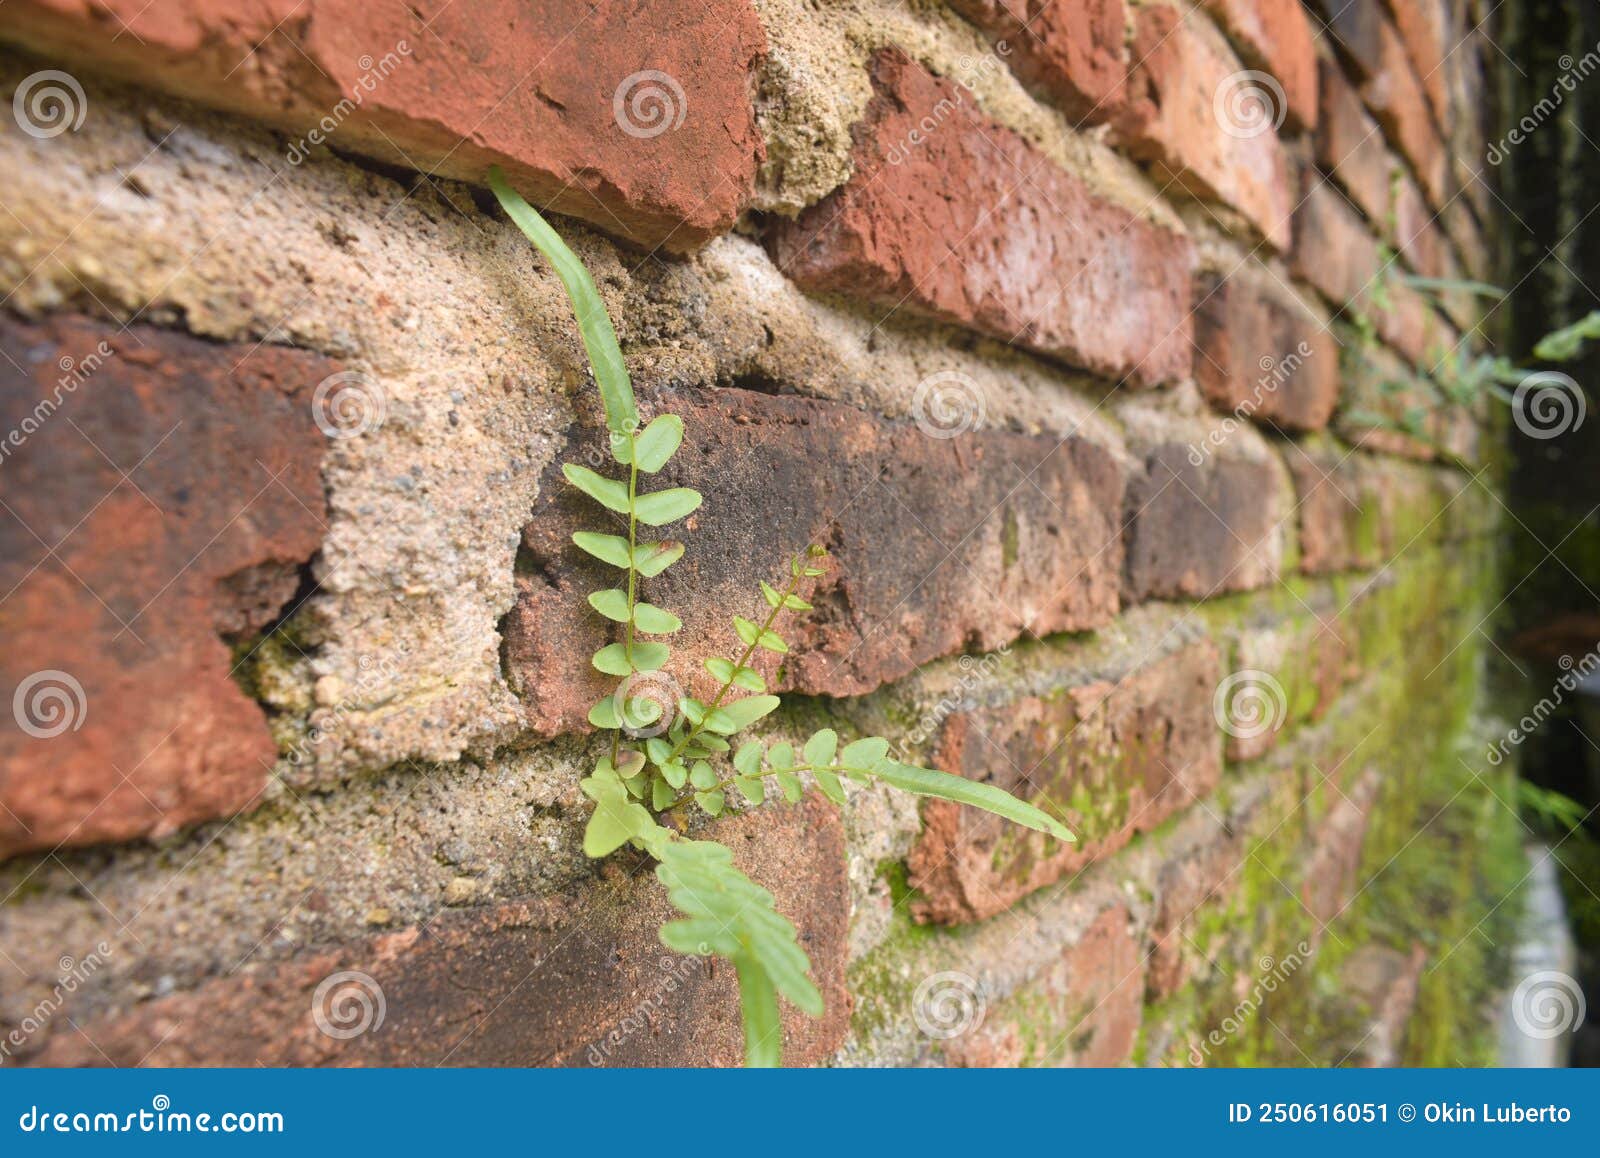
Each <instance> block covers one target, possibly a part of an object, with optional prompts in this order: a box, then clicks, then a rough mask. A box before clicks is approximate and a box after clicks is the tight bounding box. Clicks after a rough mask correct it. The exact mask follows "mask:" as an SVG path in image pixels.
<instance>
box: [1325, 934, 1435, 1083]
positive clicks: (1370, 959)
mask: <svg viewBox="0 0 1600 1158" xmlns="http://www.w3.org/2000/svg"><path fill="white" fill-rule="evenodd" d="M1427 963H1428V951H1427V949H1426V948H1424V947H1423V946H1422V944H1421V943H1418V944H1415V945H1413V946H1412V947H1411V952H1409V953H1402V952H1400V951H1399V950H1398V949H1390V948H1389V947H1388V946H1386V945H1363V946H1361V947H1360V948H1359V949H1357V950H1356V951H1355V952H1354V953H1352V954H1350V956H1349V958H1348V959H1347V960H1346V961H1345V962H1344V966H1343V968H1342V969H1341V971H1340V979H1341V981H1342V982H1343V985H1344V992H1345V994H1346V995H1347V996H1349V997H1350V998H1352V999H1353V1000H1354V1002H1355V1004H1356V1005H1358V1006H1359V1007H1360V1008H1361V1010H1362V1012H1363V1013H1364V1014H1365V1015H1366V1017H1367V1032H1366V1034H1365V1035H1364V1036H1363V1037H1362V1039H1361V1042H1360V1044H1359V1045H1358V1046H1357V1047H1356V1056H1355V1058H1354V1064H1356V1065H1359V1066H1362V1067H1363V1068H1367V1069H1390V1068H1393V1067H1394V1066H1397V1065H1400V1064H1401V1062H1402V1060H1403V1055H1402V1050H1403V1048H1404V1045H1405V1037H1406V1027H1407V1025H1409V1024H1410V1022H1411V1014H1412V1013H1413V1012H1414V1011H1415V1010H1416V1007H1417V993H1418V990H1419V989H1420V988H1421V986H1422V969H1423V966H1424V965H1426V964H1427Z"/></svg>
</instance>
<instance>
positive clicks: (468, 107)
mask: <svg viewBox="0 0 1600 1158" xmlns="http://www.w3.org/2000/svg"><path fill="white" fill-rule="evenodd" d="M0 36H3V37H5V38H6V39H10V40H15V41H18V42H20V43H23V44H25V45H27V46H29V47H30V48H33V49H36V50H38V51H40V52H43V53H46V54H48V55H52V56H58V57H62V58H65V59H67V60H70V61H72V62H73V63H74V66H75V67H82V68H92V69H94V70H95V71H105V72H110V73H113V74H115V75H117V76H121V77H124V78H128V79H131V80H134V81H136V82H138V83H141V84H149V85H152V86H154V87H156V88H159V89H162V90H163V91H166V92H169V93H172V94H173V95H176V96H180V97H184V98H186V99H189V100H194V101H198V102H200V103H202V104H205V105H209V106H212V107H216V108H221V109H225V110H227V111H229V112H235V113H240V114H243V115H245V116H250V117H256V118H260V119H262V120H264V121H266V122H267V123H269V124H271V125H272V126H274V127H275V128H278V129H281V130H283V131H284V132H285V133H286V134H287V135H288V136H289V137H290V139H291V142H302V143H303V142H305V141H306V135H307V134H308V133H310V132H311V131H312V130H313V129H315V128H316V127H317V125H318V124H319V122H321V121H322V120H323V119H324V118H326V117H331V118H332V120H333V121H334V126H335V127H333V128H332V130H331V132H329V133H328V134H327V136H328V140H329V142H330V143H331V144H332V145H333V146H335V147H337V148H340V149H347V150H351V151H354V152H359V153H365V154H367V155H369V156H374V157H377V158H379V159H380V160H384V161H388V162H392V163H394V164H399V165H403V166H405V167H406V168H410V169H420V170H423V171H426V172H428V173H430V174H443V175H445V176H448V177H459V178H461V179H462V180H466V181H471V182H475V183H477V182H481V181H482V180H483V174H484V171H485V170H486V169H487V168H488V167H489V165H491V164H495V163H498V164H501V165H503V166H505V168H506V170H507V172H508V174H509V175H510V176H511V178H512V180H513V182H514V183H515V184H516V185H517V186H518V187H519V188H520V189H521V190H522V191H523V192H524V193H525V194H526V195H527V196H528V197H529V199H530V200H532V201H533V202H534V203H535V204H537V205H539V206H540V207H541V208H544V209H547V210H552V211H555V212H559V213H569V214H573V215H575V216H578V217H582V218H585V219H586V220H588V221H591V222H593V223H594V224H595V225H597V226H599V227H600V228H601V229H604V230H606V231H607V232H609V233H612V234H616V235H619V236H622V237H625V238H629V239H631V240H633V241H636V242H638V243H640V244H642V245H649V246H656V245H666V246H668V247H669V248H672V249H678V250H681V249H686V248H692V247H693V246H695V245H698V244H699V243H701V242H704V241H705V240H707V239H708V238H711V237H714V236H716V235H718V234H720V233H723V232H726V231H727V230H728V229H729V228H730V227H731V226H732V225H733V222H734V219H735V218H736V217H737V216H738V214H739V212H740V211H741V210H742V209H743V208H744V206H745V205H746V203H747V202H748V200H749V198H750V195H751V192H752V190H753V189H754V186H755V176H756V170H757V167H758V165H759V164H760V162H761V160H762V157H763V145H762V138H761V133H760V131H759V129H758V127H757V125H756V119H755V111H754V107H753V105H752V103H751V91H752V88H753V85H754V69H755V67H756V64H757V62H758V61H759V59H760V58H761V57H762V56H763V54H764V53H765V51H766V41H765V36H764V34H763V33H762V30H761V26H760V23H759V22H758V20H757V18H756V14H755V11H754V9H753V7H752V6H751V4H750V3H749V0H710V2H708V3H698V4H681V3H678V2H676V0H642V2H640V0H548V2H545V3H541V4H538V5H534V6H530V5H527V4H524V3H519V2H517V0H477V2H474V3H472V4H452V3H440V2H438V0H427V2H425V3H419V4H416V5H410V6H408V5H404V4H371V3H366V2H364V0H251V2H249V3H244V4H239V3H228V2H225V0H196V2H194V3H186V4H149V3H146V2H145V0H17V2H15V3H11V4H7V5H5V6H4V7H3V8H0ZM401 45H404V49H402V48H401V47H400V46H401ZM390 54H393V55H392V57H391V56H390ZM386 59H389V61H390V63H389V64H387V65H385V64H384V61H385V60H386ZM363 61H365V62H367V63H366V64H363ZM646 70H649V71H654V72H657V73H664V74H666V76H667V77H670V78H671V80H670V82H667V81H658V82H656V88H657V91H659V92H661V93H663V94H664V95H665V96H666V100H667V106H668V107H662V106H660V105H658V106H657V107H656V108H655V109H653V110H652V109H650V108H648V107H646V106H647V105H648V103H649V102H648V101H645V102H644V103H643V104H640V105H639V106H637V115H636V116H634V117H633V121H632V123H633V124H634V125H636V126H637V127H638V131H637V132H635V133H630V132H628V131H627V130H626V129H625V128H624V122H625V120H626V118H625V117H619V116H618V115H617V113H616V111H615V106H614V99H615V97H616V96H617V95H618V94H619V90H621V86H622V85H623V84H624V82H625V80H626V79H627V78H631V77H633V76H634V75H635V74H638V73H640V72H641V71H646ZM375 77H376V78H378V79H375ZM649 83H650V82H648V81H640V82H636V84H635V85H634V86H633V87H632V88H630V89H628V90H626V91H624V92H622V96H623V107H624V108H625V109H626V108H629V107H630V104H631V101H630V98H637V97H640V95H641V94H643V93H645V92H646V91H647V85H648V84H649ZM369 86H370V91H368V88H369ZM672 86H676V90H677V91H673V87H672ZM358 98H359V103H356V104H355V105H354V107H353V108H352V109H350V111H349V112H348V114H347V115H345V116H341V115H340V114H339V113H338V112H334V111H332V110H335V108H336V106H338V105H339V104H340V102H341V101H342V100H345V99H349V100H351V101H353V102H354V101H356V100H357V99H358ZM680 115H681V123H680V121H679V116H680ZM669 126H670V127H669ZM658 129H659V130H660V131H658V132H657V131H656V130H658ZM651 132H655V135H639V134H640V133H646V134H648V133H651ZM289 155H290V156H291V159H292V157H293V154H289ZM274 167H279V166H274Z"/></svg>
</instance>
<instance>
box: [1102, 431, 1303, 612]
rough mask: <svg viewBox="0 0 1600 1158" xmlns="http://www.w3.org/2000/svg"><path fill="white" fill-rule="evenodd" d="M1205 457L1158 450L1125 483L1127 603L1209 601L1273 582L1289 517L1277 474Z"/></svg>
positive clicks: (1182, 449) (1191, 450)
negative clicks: (1126, 488)
mask: <svg viewBox="0 0 1600 1158" xmlns="http://www.w3.org/2000/svg"><path fill="white" fill-rule="evenodd" d="M1203 454H1204V452H1203V450H1201V449H1200V448H1199V447H1196V446H1185V445H1183V444H1181V443H1163V444H1162V445H1160V446H1157V447H1155V448H1154V449H1153V450H1152V451H1150V452H1149V453H1148V454H1147V455H1146V456H1145V458H1144V464H1143V469H1142V470H1141V471H1140V472H1139V473H1138V474H1136V475H1135V476H1133V477H1132V478H1131V479H1130V480H1129V483H1128V504H1127V510H1128V529H1127V541H1128V573H1127V582H1126V586H1125V591H1126V594H1127V597H1128V599H1129V601H1130V602H1141V601H1143V600H1146V599H1209V598H1211V597H1212V596H1215V595H1222V594H1225V593H1227V592H1230V591H1248V590H1251V589H1253V588H1256V587H1262V586H1265V585H1266V584H1268V583H1270V582H1272V581H1273V580H1274V579H1275V578H1276V577H1277V575H1278V572H1279V568H1280V566H1281V563H1282V554H1283V531H1282V527H1283V520H1284V519H1285V518H1286V517H1287V516H1288V514H1289V503H1288V496H1287V494H1286V493H1285V492H1286V491H1287V490H1288V488H1287V486H1286V485H1285V484H1284V483H1283V481H1282V480H1281V479H1280V477H1279V475H1278V471H1277V470H1275V469H1274V468H1273V466H1272V464H1271V463H1269V462H1265V461H1258V460H1254V459H1243V458H1222V457H1219V456H1218V455H1215V454H1213V455H1210V456H1209V457H1203ZM1197 455H1201V456H1202V457H1201V460H1200V461H1199V462H1198V463H1197V462H1196V461H1194V459H1195V457H1196V456H1197Z"/></svg>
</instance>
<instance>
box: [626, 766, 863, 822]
mask: <svg viewBox="0 0 1600 1158" xmlns="http://www.w3.org/2000/svg"><path fill="white" fill-rule="evenodd" d="M816 770H817V765H815V764H796V765H795V766H794V767H793V768H769V769H767V770H766V771H765V772H758V773H756V774H755V775H754V776H742V775H739V774H737V773H735V774H734V775H732V776H730V777H728V778H727V779H726V780H718V781H717V782H716V783H715V784H713V785H712V786H711V787H710V788H690V789H689V790H688V792H687V793H686V794H685V795H683V796H680V797H678V798H677V799H676V800H674V801H673V802H672V803H671V804H669V805H667V806H666V807H665V808H663V809H662V810H661V811H660V812H658V813H656V815H657V816H665V815H666V814H667V813H669V812H672V811H675V810H676V809H679V808H682V807H683V806H684V805H685V804H688V803H689V802H690V801H691V800H693V799H694V798H695V797H696V796H698V795H700V794H701V793H702V792H724V791H726V790H727V789H728V788H729V787H731V786H732V785H733V782H734V781H735V780H765V779H766V778H767V777H768V776H776V775H777V774H778V773H779V772H815V771H816ZM822 770H823V771H824V772H837V773H840V774H841V775H846V776H848V775H849V774H850V773H852V772H856V773H861V774H866V775H870V773H869V772H867V770H866V769H865V768H845V767H843V766H842V765H832V766H828V767H824V768H823V769H822Z"/></svg>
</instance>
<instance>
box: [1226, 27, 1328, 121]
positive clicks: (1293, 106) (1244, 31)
mask: <svg viewBox="0 0 1600 1158" xmlns="http://www.w3.org/2000/svg"><path fill="white" fill-rule="evenodd" d="M1206 7H1207V9H1209V10H1210V12H1211V14H1212V15H1213V16H1215V17H1216V18H1217V20H1218V22H1219V23H1221V25H1222V27H1223V28H1224V29H1226V30H1227V33H1228V35H1229V37H1230V38H1231V39H1232V40H1233V42H1234V45H1235V46H1236V47H1237V48H1238V50H1239V55H1240V56H1242V57H1244V59H1245V60H1246V61H1248V62H1249V63H1250V64H1251V65H1253V66H1255V67H1256V68H1259V69H1261V70H1262V71H1264V72H1267V73H1270V74H1271V75H1272V77H1273V78H1274V79H1275V80H1277V82H1278V83H1279V84H1280V85H1282V86H1283V95H1284V101H1285V105H1284V112H1285V114H1286V122H1285V123H1287V124H1288V126H1289V127H1290V128H1291V129H1296V130H1305V129H1310V128H1315V127H1316V124H1317V117H1318V115H1319V114H1318V108H1317V56H1316V48H1315V46H1314V45H1313V44H1312V42H1311V22H1310V21H1309V20H1308V19H1307V18H1306V11H1305V9H1304V8H1302V7H1301V6H1300V5H1299V4H1284V3H1280V2H1278V0H1206Z"/></svg>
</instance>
